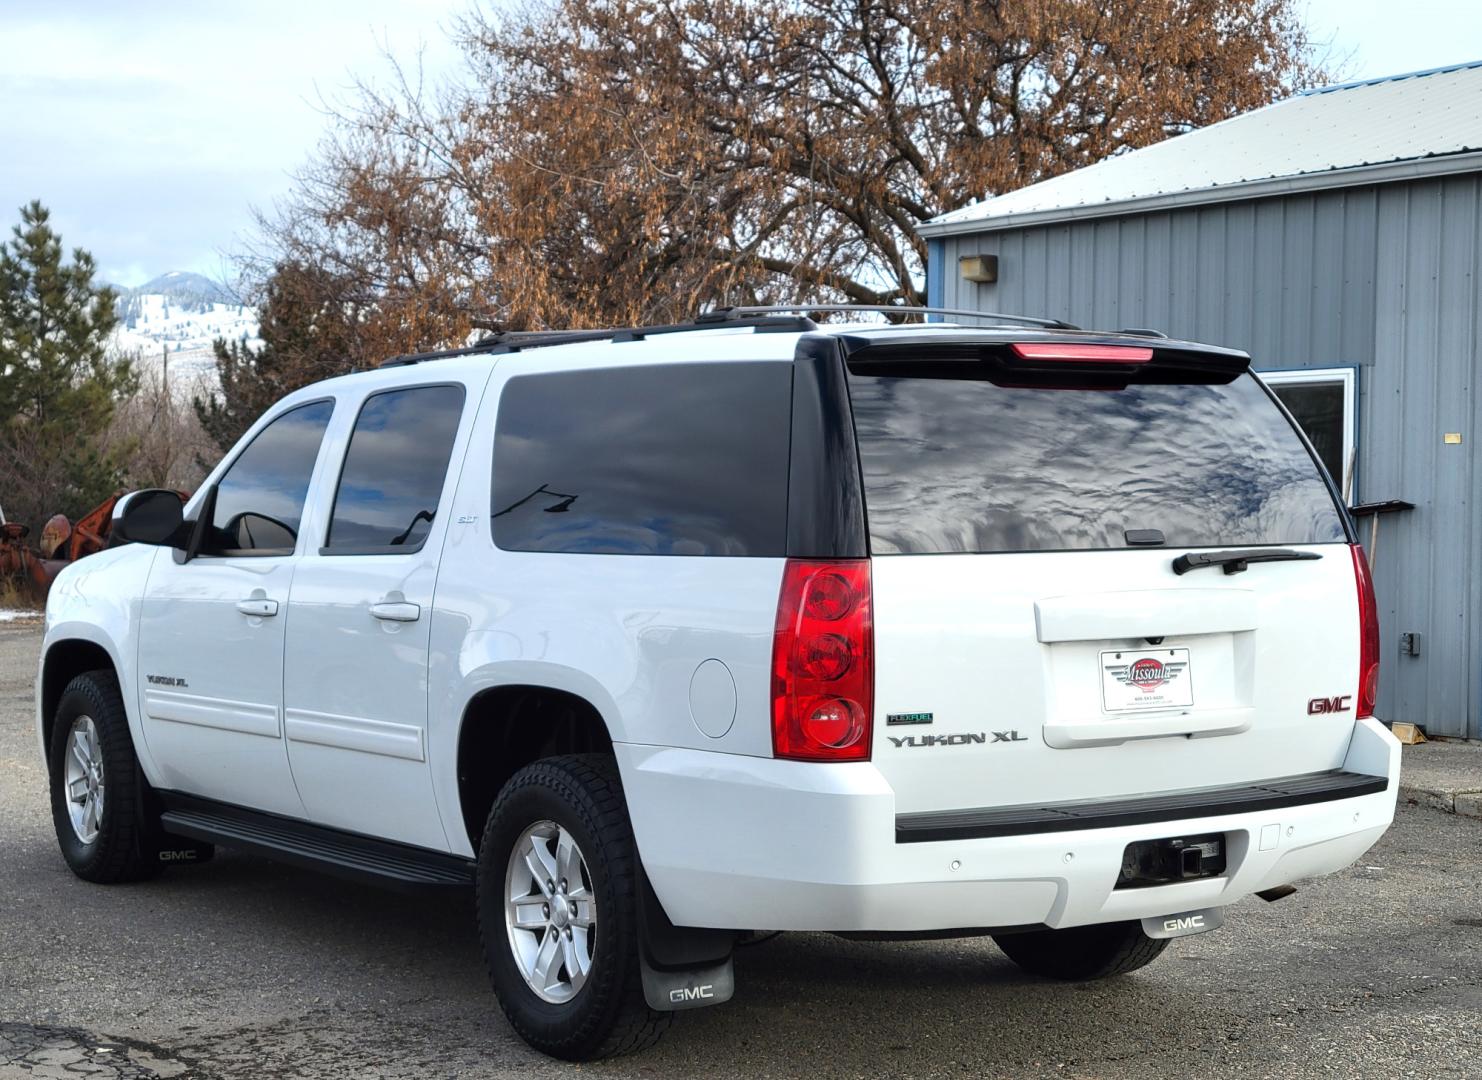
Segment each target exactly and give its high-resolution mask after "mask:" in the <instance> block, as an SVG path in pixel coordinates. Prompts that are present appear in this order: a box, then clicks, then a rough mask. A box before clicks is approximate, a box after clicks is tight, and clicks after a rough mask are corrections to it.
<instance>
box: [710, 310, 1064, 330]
mask: <svg viewBox="0 0 1482 1080" xmlns="http://www.w3.org/2000/svg"><path fill="white" fill-rule="evenodd" d="M785 311H801V312H810V311H829V312H849V311H869V312H879V313H881V314H885V315H894V314H905V315H956V316H959V317H961V318H966V319H994V320H997V321H999V322H1011V323H1028V324H1029V325H1030V326H1043V327H1045V328H1046V329H1050V330H1079V329H1080V327H1079V326H1075V325H1072V324H1071V323H1068V322H1064V321H1062V320H1060V319H1040V318H1036V317H1035V316H1033V315H1005V314H1003V313H1002V312H998V311H970V310H968V309H967V308H947V307H924V306H916V305H906V304H759V305H748V306H743V307H722V308H716V309H715V310H713V311H707V312H705V313H704V314H703V315H698V316H696V317H695V322H697V323H725V322H730V321H731V320H733V319H735V318H738V317H743V318H744V317H748V316H754V315H762V314H776V313H779V312H785Z"/></svg>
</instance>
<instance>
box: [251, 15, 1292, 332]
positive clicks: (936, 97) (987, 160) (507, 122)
mask: <svg viewBox="0 0 1482 1080" xmlns="http://www.w3.org/2000/svg"><path fill="white" fill-rule="evenodd" d="M1298 12H1299V9H1298V5H1297V3H1296V0H1115V2H1113V0H999V2H986V0H853V2H829V0H715V2H712V0H554V2H552V3H549V4H545V5H539V6H534V7H529V8H526V9H523V10H520V11H518V12H516V13H514V14H511V15H505V16H498V17H496V16H492V15H486V14H482V13H476V14H474V15H471V16H470V17H468V18H467V19H466V20H465V21H464V22H463V23H462V24H461V27H460V31H459V36H460V40H461V43H462V45H463V48H464V50H465V53H466V56H467V59H468V62H469V72H470V75H469V77H468V78H467V79H466V80H464V81H462V82H459V83H454V84H452V85H449V86H445V87H442V88H431V89H429V88H427V87H424V86H422V85H420V83H419V81H418V80H416V79H414V78H400V79H399V80H397V81H396V82H395V83H394V85H393V86H392V88H391V89H389V90H386V89H381V90H373V89H371V88H368V87H365V88H362V91H361V93H360V96H359V98H358V99H357V101H356V103H355V104H354V106H353V107H352V108H351V109H349V110H348V111H346V112H343V113H342V114H340V115H339V117H338V122H337V125H336V130H335V132H334V134H333V135H332V137H331V138H330V139H329V141H328V142H327V143H326V144H325V145H324V147H323V148H322V149H321V152H320V153H319V155H318V156H317V157H316V159H315V160H314V162H313V163H312V164H311V165H310V167H309V168H308V169H307V170H306V171H305V172H304V174H303V176H302V177H301V182H300V184H299V186H298V189H297V193H296V195H295V197H294V198H293V199H292V200H291V201H290V202H289V203H288V204H286V205H285V206H284V207H282V208H280V212H279V213H278V214H277V215H276V216H274V217H273V218H272V219H271V220H268V221H266V222H265V225H266V226H267V229H268V236H269V240H270V244H269V252H270V255H271V257H272V258H274V259H277V260H281V259H284V258H286V259H288V260H290V261H293V262H295V263H299V264H302V265H307V266H314V267H318V268H322V269H323V270H325V271H326V272H328V273H329V274H331V275H332V278H333V280H335V281H336V282H338V283H339V288H341V289H342V290H346V291H347V292H346V296H345V299H346V300H347V301H348V300H350V299H351V298H353V299H354V300H355V302H357V303H361V304H367V305H371V308H369V309H368V310H373V314H372V315H370V316H369V317H368V318H366V319H365V320H364V321H363V323H362V324H361V332H362V334H363V335H364V336H365V337H366V339H367V340H369V341H371V342H373V343H374V349H373V351H374V350H379V351H382V352H389V351H393V350H395V349H405V348H411V347H416V346H417V345H425V344H427V343H429V342H435V341H449V340H456V339H458V338H459V337H461V336H462V335H463V334H465V333H466V332H467V331H468V330H469V328H470V326H472V325H475V324H479V323H486V324H493V325H497V326H504V327H510V328H524V327H532V326H548V325H559V326H587V325H596V324H613V323H638V322H649V321H664V320H669V319H677V318H681V317H684V316H687V315H689V314H691V313H693V312H694V311H695V310H696V309H697V308H699V307H701V306H703V305H705V304H713V303H728V302H767V301H778V302H798V301H807V302H823V301H825V300H848V301H857V302H866V303H887V304H895V303H920V302H922V300H923V296H922V278H923V264H924V259H925V248H924V245H923V243H922V242H921V241H920V240H919V239H918V237H917V236H916V233H915V230H916V227H917V226H919V225H920V224H921V223H922V222H924V221H927V220H929V219H930V218H932V217H934V216H936V215H938V214H940V213H943V212H945V211H949V210H952V209H955V208H957V207H960V206H962V205H964V204H965V203H967V202H970V201H972V200H974V199H976V198H981V197H984V196H986V195H992V194H996V193H1001V192H1004V191H1008V190H1011V189H1013V188H1016V187H1020V186H1022V185H1025V184H1028V183H1032V182H1034V181H1037V180H1042V179H1045V178H1047V177H1051V176H1054V175H1057V174H1059V173H1062V172H1065V171H1067V170H1070V169H1074V168H1077V167H1079V166H1082V165H1086V164H1089V163H1091V162H1094V161H1097V160H1099V159H1101V158H1104V157H1106V156H1107V155H1109V154H1114V153H1116V152H1118V151H1121V150H1123V149H1126V148H1131V147H1137V146H1143V145H1147V144H1149V143H1152V142H1155V141H1157V140H1159V139H1162V138H1165V137H1166V136H1168V135H1170V134H1172V133H1176V132H1179V131H1183V130H1186V129H1188V128H1191V127H1196V126H1202V125H1205V124H1209V123H1212V122H1214V121H1217V120H1221V119H1224V118H1226V117H1229V116H1232V115H1235V114H1237V113H1240V112H1243V111H1245V110H1247V109H1250V108H1253V107H1255V106H1258V105H1261V104H1264V103H1266V102H1269V101H1271V100H1273V99H1274V98H1276V97H1279V96H1281V95H1283V94H1284V93H1287V92H1289V91H1290V90H1292V89H1293V88H1296V87H1301V86H1304V85H1307V84H1309V83H1310V82H1312V81H1313V80H1314V79H1315V78H1316V77H1317V75H1318V74H1319V72H1318V71H1317V70H1316V65H1315V63H1314V60H1313V52H1312V50H1311V48H1310V46H1309V44H1308V42H1307V40H1306V38H1305V36H1304V32H1303V28H1302V25H1301V22H1300V19H1299V17H1298Z"/></svg>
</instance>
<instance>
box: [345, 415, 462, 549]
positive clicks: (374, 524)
mask: <svg viewBox="0 0 1482 1080" xmlns="http://www.w3.org/2000/svg"><path fill="white" fill-rule="evenodd" d="M462 415H463V387H461V386H419V387H415V388H413V389H409V390H388V391H386V392H385V393H381V394H375V395H373V396H371V397H370V398H368V399H367V400H366V403H365V405H364V406H362V407H361V410H360V415H359V416H358V417H357V418H356V420H355V430H354V432H352V433H351V435H350V447H349V449H348V450H346V451H345V467H344V469H343V470H342V471H341V473H340V486H339V490H338V491H337V492H336V493H335V500H334V512H333V513H332V514H331V515H330V521H329V540H328V541H327V543H326V550H328V551H331V552H335V551H339V552H353V551H382V550H384V551H388V552H395V551H416V550H417V549H418V548H420V547H421V546H422V544H423V542H424V541H426V539H427V534H428V532H430V531H431V529H432V520H433V518H434V517H435V516H436V515H437V503H438V500H439V499H440V498H441V497H442V491H443V481H444V480H445V479H446V478H447V475H448V458H449V456H450V455H451V454H452V452H453V439H454V437H455V436H456V435H457V434H458V420H459V418H460V417H462Z"/></svg>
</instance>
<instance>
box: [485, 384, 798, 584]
mask: <svg viewBox="0 0 1482 1080" xmlns="http://www.w3.org/2000/svg"><path fill="white" fill-rule="evenodd" d="M791 409H792V365H791V364H788V363H705V364H669V365H656V366H653V367H629V368H605V369H600V370H596V371H569V372H559V373H554V374H549V375H525V376H520V377H518V378H514V379H511V380H510V381H509V382H508V383H507V384H506V385H505V387H504V391H503V393H502V394H501V395H500V399H499V418H498V423H497V428H496V435H495V440H494V508H493V521H494V542H495V543H496V544H498V545H499V546H500V547H501V548H504V549H506V550H509V551H560V552H568V553H587V554H615V555H752V556H780V555H783V554H785V553H786V546H787V457H788V438H789V430H790V425H791Z"/></svg>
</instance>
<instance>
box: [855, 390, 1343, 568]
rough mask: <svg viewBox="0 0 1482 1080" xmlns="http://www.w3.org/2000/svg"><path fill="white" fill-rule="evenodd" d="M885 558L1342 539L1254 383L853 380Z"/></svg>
mask: <svg viewBox="0 0 1482 1080" xmlns="http://www.w3.org/2000/svg"><path fill="white" fill-rule="evenodd" d="M849 393H850V399H851V403H852V405H853V409H854V423H855V430H856V432H857V434H858V439H859V456H860V464H861V467H862V470H863V477H864V487H865V502H866V513H867V517H868V521H869V529H870V546H871V550H872V551H873V552H875V553H876V554H892V553H905V554H934V553H946V552H995V551H1064V550H1088V549H1105V548H1124V547H1126V546H1128V545H1127V541H1126V535H1125V534H1126V531H1127V530H1132V529H1159V530H1161V531H1162V532H1163V534H1164V536H1165V537H1166V542H1167V545H1168V546H1170V547H1206V546H1207V547H1239V546H1242V545H1252V544H1318V543H1327V542H1341V541H1343V540H1345V539H1346V534H1345V532H1344V526H1343V521H1342V518H1341V517H1340V516H1339V512H1338V509H1337V506H1336V505H1335V503H1334V501H1333V497H1332V495H1331V493H1330V492H1329V490H1328V488H1327V485H1326V484H1325V483H1324V481H1323V479H1322V475H1321V473H1320V472H1319V470H1318V468H1317V466H1316V464H1315V463H1314V462H1313V460H1312V457H1311V455H1310V454H1309V453H1308V452H1307V449H1306V447H1304V446H1303V445H1302V442H1301V440H1300V438H1298V436H1297V433H1296V431H1294V430H1293V428H1292V426H1291V424H1290V423H1289V422H1288V421H1287V419H1286V417H1285V416H1283V415H1282V413H1281V410H1280V409H1278V408H1277V407H1276V406H1275V404H1274V403H1273V402H1272V401H1271V400H1270V398H1268V397H1267V396H1266V393H1265V391H1264V390H1263V389H1262V387H1261V386H1260V385H1259V384H1258V383H1257V382H1256V380H1255V378H1254V376H1251V375H1242V376H1240V377H1239V378H1237V379H1236V380H1235V381H1234V382H1232V383H1229V384H1228V385H1222V386H1221V385H1152V384H1136V383H1134V384H1132V385H1129V386H1126V387H1125V388H1122V389H1069V388H1067V389H1051V388H1047V387H1006V386H997V385H994V384H993V383H992V382H989V381H987V380H982V379H946V378H913V377H905V378H898V377H884V376H880V377H871V376H864V375H860V374H854V375H851V377H850V380H849Z"/></svg>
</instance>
